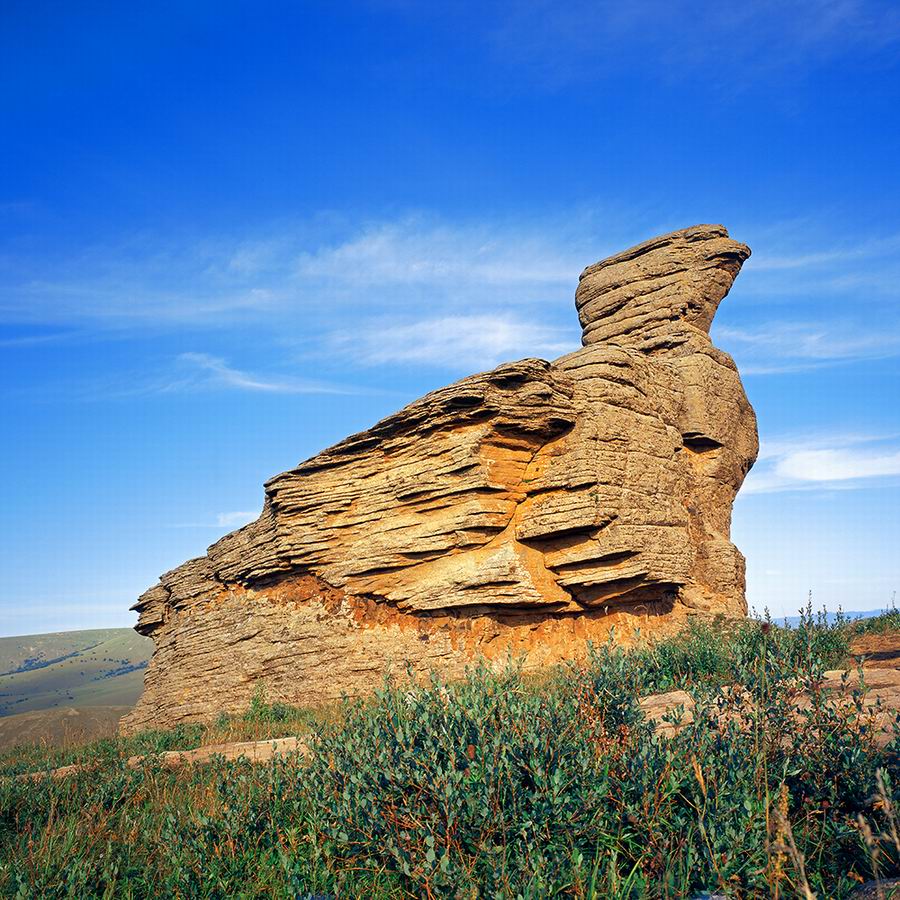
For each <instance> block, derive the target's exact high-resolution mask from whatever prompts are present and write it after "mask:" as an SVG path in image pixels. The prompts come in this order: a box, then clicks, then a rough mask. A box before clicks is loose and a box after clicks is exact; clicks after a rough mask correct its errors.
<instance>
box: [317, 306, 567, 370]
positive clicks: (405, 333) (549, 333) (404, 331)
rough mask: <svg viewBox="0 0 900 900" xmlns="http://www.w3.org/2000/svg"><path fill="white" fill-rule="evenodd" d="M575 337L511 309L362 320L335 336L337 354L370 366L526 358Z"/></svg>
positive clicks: (551, 352) (559, 349) (479, 364)
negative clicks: (389, 320) (392, 320)
mask: <svg viewBox="0 0 900 900" xmlns="http://www.w3.org/2000/svg"><path fill="white" fill-rule="evenodd" d="M573 318H574V317H573ZM576 341H577V330H576V329H573V330H572V331H571V333H570V332H569V330H567V329H563V328H557V327H554V326H551V325H547V324H542V323H539V322H535V321H530V320H526V319H524V318H522V317H520V316H516V315H513V314H510V313H504V314H484V315H468V316H467V315H460V316H439V317H436V318H429V319H420V320H417V321H413V322H404V323H380V324H379V323H376V322H372V323H360V327H359V328H357V329H354V331H353V332H352V333H337V334H334V335H332V336H331V342H332V344H333V346H334V347H335V349H336V350H337V351H338V352H343V353H345V354H348V355H352V356H353V357H354V359H356V360H357V361H358V362H361V363H365V364H367V365H383V364H385V363H410V364H423V365H429V366H442V367H446V368H451V369H459V368H461V369H469V370H471V369H481V368H486V367H489V366H494V365H496V364H497V363H500V362H503V361H504V360H508V359H511V358H518V357H522V356H550V357H555V356H559V355H561V354H562V353H564V352H566V351H567V350H571V349H572V348H573V347H574V346H575V345H576Z"/></svg>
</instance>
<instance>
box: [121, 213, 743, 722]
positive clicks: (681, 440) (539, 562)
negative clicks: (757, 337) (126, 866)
mask: <svg viewBox="0 0 900 900" xmlns="http://www.w3.org/2000/svg"><path fill="white" fill-rule="evenodd" d="M749 254H750V251H749V249H748V248H747V247H746V246H744V245H743V244H739V243H737V242H736V241H733V240H731V239H730V238H729V237H728V233H727V232H726V231H725V229H724V228H722V227H721V226H715V225H701V226H696V227H694V228H689V229H686V230H684V231H678V232H674V233H672V234H669V235H665V236H663V237H659V238H655V239H654V240H651V241H648V242H646V243H644V244H641V245H639V246H637V247H634V248H632V249H631V250H627V251H625V252H624V253H620V254H619V255H617V256H614V257H611V258H610V259H607V260H604V261H603V262H600V263H597V264H596V265H593V266H590V267H589V268H587V269H586V270H585V271H584V272H583V273H582V276H581V280H580V283H579V286H578V290H577V292H576V305H577V307H578V312H579V316H580V318H581V323H582V326H583V328H584V338H583V343H584V346H583V347H582V348H581V349H580V350H577V351H576V352H574V353H571V354H569V355H567V356H563V357H562V358H561V359H558V360H555V361H554V362H546V361H544V360H539V359H526V360H522V361H520V362H515V363H509V364H506V365H502V366H500V367H498V368H496V369H494V370H493V371H491V372H487V373H485V374H481V375H475V376H472V377H471V378H466V379H463V380H462V381H459V382H457V383H456V384H453V385H451V386H450V387H447V388H444V389H442V390H439V391H435V392H434V393H432V394H429V395H427V396H426V397H423V398H422V399H421V400H418V401H417V402H415V403H412V404H411V405H409V406H407V407H406V408H405V409H403V410H401V411H400V412H398V413H396V414H395V415H393V416H391V417H389V418H387V419H385V420H383V421H382V422H379V423H378V424H377V425H375V426H374V427H372V428H371V429H370V430H369V431H366V432H363V433H361V434H357V435H354V436H352V437H350V438H347V439H346V440H345V441H342V442H341V443H340V444H337V445H336V446H334V447H332V448H330V449H329V450H325V451H324V452H322V453H320V454H319V455H318V456H316V457H314V458H313V459H310V460H308V461H307V462H305V463H302V464H301V465H299V466H298V467H297V468H295V469H293V470H291V471H289V472H285V473H283V474H281V475H278V476H276V477H275V478H273V479H272V480H271V481H269V482H268V484H267V485H266V489H265V490H266V495H265V504H264V507H263V511H262V514H261V515H260V517H259V519H258V520H257V521H256V522H253V523H252V524H250V525H247V526H246V527H244V528H241V529H239V530H238V531H235V532H233V533H232V534H229V535H227V536H226V537H224V538H222V539H221V540H220V541H218V542H217V543H216V544H214V545H213V546H212V547H210V549H209V552H208V554H207V556H205V557H203V558H202V559H195V560H191V561H189V562H187V563H185V564H184V565H182V566H180V567H178V568H177V569H175V570H173V571H172V572H168V573H167V574H165V575H163V576H162V578H161V579H160V583H159V584H158V585H157V586H155V587H153V588H151V589H150V590H149V591H147V592H146V593H145V594H144V595H143V596H142V597H141V598H140V599H139V600H138V603H137V605H136V606H135V609H137V610H138V612H139V613H140V620H139V623H138V625H137V629H138V631H140V632H141V633H143V634H149V635H152V637H153V639H154V641H155V643H156V650H155V653H154V655H153V659H152V661H151V664H150V668H149V670H148V673H147V676H146V680H145V688H144V695H143V697H142V699H141V701H140V703H139V705H138V706H137V708H136V709H135V710H134V712H133V713H132V714H131V715H130V716H129V717H128V718H127V719H126V721H125V723H124V727H125V728H126V729H132V730H133V729H135V728H138V727H145V726H148V725H171V724H175V723H178V722H183V721H191V720H198V719H204V718H208V717H210V716H213V715H215V714H217V713H218V712H220V711H222V710H232V709H239V708H242V707H244V706H245V705H246V703H247V701H248V700H249V698H250V696H251V695H252V692H253V690H254V687H255V684H256V683H257V681H259V680H261V681H262V682H263V683H264V684H265V687H266V691H267V694H268V696H269V697H270V698H273V699H282V700H285V701H288V702H292V703H298V704H311V703H316V702H321V701H326V700H329V699H333V698H337V697H340V696H341V695H342V694H343V693H347V694H357V693H362V692H366V691H370V690H371V689H372V688H373V687H375V686H376V685H377V684H378V683H379V682H380V681H381V678H382V676H383V673H384V672H385V671H387V670H388V669H389V668H391V667H392V666H393V667H394V669H395V670H398V671H401V672H402V671H403V670H404V669H405V667H406V666H407V665H408V666H410V667H411V669H412V670H413V672H415V673H423V672H425V671H427V670H428V669H430V668H437V669H439V670H441V671H443V672H444V673H445V674H451V675H452V674H455V673H458V672H461V671H462V669H463V668H464V666H465V664H466V663H467V662H468V661H470V660H472V659H473V658H474V657H475V656H478V655H484V656H486V657H488V658H494V659H496V658H501V657H502V658H505V657H506V656H507V655H508V654H510V653H511V654H513V655H524V657H525V660H526V664H528V665H535V666H536V665H541V664H545V663H549V662H553V661H557V660H560V659H563V658H568V657H574V656H578V655H580V654H583V653H584V652H585V647H586V642H587V640H589V639H592V640H594V641H598V640H604V639H605V638H606V636H607V635H608V634H609V631H610V628H611V627H612V626H616V634H617V635H618V636H620V637H621V638H622V639H623V640H629V639H631V638H633V636H634V633H635V631H636V629H638V628H640V629H641V631H642V632H643V633H644V634H647V633H659V632H661V631H667V630H674V629H676V628H678V627H680V626H681V625H682V624H683V622H684V619H685V617H686V616H687V615H690V614H692V613H697V612H707V613H724V614H727V615H733V616H738V615H743V614H744V613H745V611H746V607H745V601H744V561H743V557H742V556H741V555H740V553H739V552H738V551H737V549H736V548H735V547H734V546H733V545H732V544H731V542H730V541H729V527H730V520H731V507H732V502H733V500H734V497H735V494H736V492H737V490H738V488H739V487H740V485H741V483H742V481H743V479H744V476H745V475H746V474H747V472H748V470H749V469H750V466H751V465H752V464H753V461H754V460H755V458H756V453H757V437H756V421H755V418H754V415H753V410H752V409H751V407H750V404H749V403H748V401H747V398H746V396H745V394H744V391H743V388H742V386H741V382H740V379H739V377H738V373H737V370H736V368H735V365H734V362H733V361H732V359H731V357H729V356H728V355H727V354H726V353H722V352H721V351H719V350H717V349H716V348H715V347H713V346H712V343H711V342H710V339H709V335H708V331H709V327H710V324H711V322H712V319H713V316H714V315H715V312H716V308H717V307H718V304H719V302H720V301H721V300H722V298H723V297H724V296H725V294H726V293H727V292H728V290H729V288H730V287H731V284H732V281H733V280H734V278H735V276H736V275H737V273H738V271H739V269H740V267H741V264H742V263H743V261H744V260H745V259H746V258H747V257H748V256H749Z"/></svg>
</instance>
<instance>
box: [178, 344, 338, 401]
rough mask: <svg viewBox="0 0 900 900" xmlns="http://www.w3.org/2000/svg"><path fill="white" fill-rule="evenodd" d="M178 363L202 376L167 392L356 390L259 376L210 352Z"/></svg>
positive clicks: (186, 356) (183, 381)
mask: <svg viewBox="0 0 900 900" xmlns="http://www.w3.org/2000/svg"><path fill="white" fill-rule="evenodd" d="M178 359H179V361H180V362H181V363H183V364H185V365H187V366H188V367H189V368H193V369H196V370H197V372H198V373H199V377H197V376H195V377H190V378H187V379H178V380H175V381H173V382H171V384H170V385H169V386H168V387H167V388H165V389H164V390H196V389H198V388H204V387H226V388H235V389H237V390H242V391H255V392H258V393H265V394H347V393H356V391H354V390H353V389H350V388H346V387H340V386H338V385H333V384H327V383H325V382H321V381H310V380H306V379H302V378H292V377H281V378H275V377H271V376H268V377H267V376H264V375H257V374H254V373H252V372H247V371H244V370H243V369H236V368H234V367H233V366H230V365H229V364H228V363H227V362H226V361H225V360H224V359H222V358H221V357H219V356H212V355H211V354H209V353H182V354H181V356H179V358H178Z"/></svg>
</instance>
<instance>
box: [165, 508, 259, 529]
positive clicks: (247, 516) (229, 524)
mask: <svg viewBox="0 0 900 900" xmlns="http://www.w3.org/2000/svg"><path fill="white" fill-rule="evenodd" d="M258 518H259V511H258V510H257V511H256V512H250V511H244V510H240V511H237V512H221V513H217V514H216V516H215V518H213V519H209V520H206V521H197V522H178V523H176V524H174V525H171V526H169V527H170V528H215V529H218V530H220V531H233V530H234V529H236V528H240V527H241V526H242V525H246V524H248V523H249V522H253V521H254V520H255V519H258Z"/></svg>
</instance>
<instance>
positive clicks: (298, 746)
mask: <svg viewBox="0 0 900 900" xmlns="http://www.w3.org/2000/svg"><path fill="white" fill-rule="evenodd" d="M307 752H308V750H307V747H306V743H305V742H304V741H303V739H302V738H298V737H282V738H270V739H268V740H264V741H239V742H234V743H227V744H207V745H206V746H204V747H197V748H196V749H194V750H167V751H165V752H164V753H158V754H151V755H147V756H131V757H129V758H128V762H127V763H126V765H127V766H128V768H130V769H137V768H140V766H142V765H144V764H145V763H147V762H149V761H151V760H159V761H160V762H161V763H162V764H163V766H165V767H166V768H167V769H180V768H181V767H182V766H190V765H196V764H198V763H204V762H209V761H210V760H212V759H216V758H222V759H225V760H237V759H246V760H248V761H249V762H252V763H264V762H269V761H271V760H273V759H276V758H278V757H281V756H289V755H290V754H292V753H298V754H300V755H304V756H305V755H306V754H307ZM94 768H96V767H95V766H92V765H87V764H75V765H71V766H60V767H59V768H57V769H50V770H48V771H45V772H27V773H25V774H22V775H17V776H16V777H17V778H18V779H19V780H21V781H41V780H42V779H43V778H47V777H49V778H52V779H54V780H56V779H62V778H68V777H69V776H71V775H77V774H78V773H80V772H90V771H92V770H93V769H94Z"/></svg>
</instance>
